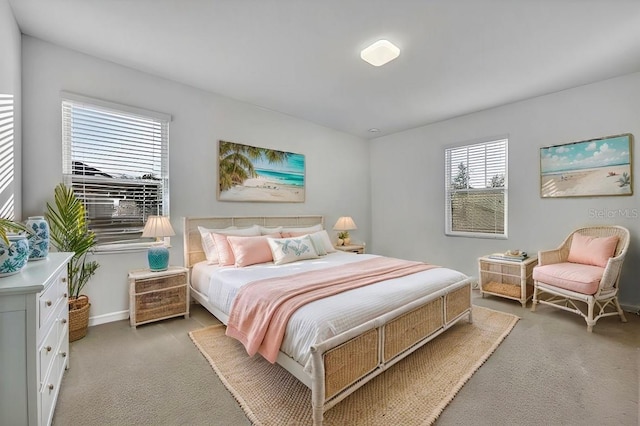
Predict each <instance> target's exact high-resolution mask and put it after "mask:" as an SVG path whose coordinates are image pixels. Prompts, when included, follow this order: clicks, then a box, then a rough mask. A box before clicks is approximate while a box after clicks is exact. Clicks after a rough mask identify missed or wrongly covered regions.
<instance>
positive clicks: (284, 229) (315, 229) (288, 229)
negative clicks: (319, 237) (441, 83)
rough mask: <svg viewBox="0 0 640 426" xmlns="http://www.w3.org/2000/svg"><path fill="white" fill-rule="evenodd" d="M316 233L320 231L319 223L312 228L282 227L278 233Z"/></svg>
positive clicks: (320, 225)
mask: <svg viewBox="0 0 640 426" xmlns="http://www.w3.org/2000/svg"><path fill="white" fill-rule="evenodd" d="M318 231H322V224H321V223H319V224H317V225H313V226H302V227H297V228H294V227H290V226H283V227H282V230H281V231H280V232H304V233H305V234H312V233H314V232H318Z"/></svg>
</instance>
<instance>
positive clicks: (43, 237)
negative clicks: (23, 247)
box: [26, 216, 49, 260]
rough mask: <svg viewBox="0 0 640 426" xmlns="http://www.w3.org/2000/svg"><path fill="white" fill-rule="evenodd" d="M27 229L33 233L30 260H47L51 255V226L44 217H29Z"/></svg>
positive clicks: (28, 237)
mask: <svg viewBox="0 0 640 426" xmlns="http://www.w3.org/2000/svg"><path fill="white" fill-rule="evenodd" d="M26 226H27V228H29V230H30V231H31V232H32V233H31V234H29V235H28V236H27V239H28V240H29V260H42V259H46V258H47V256H48V255H49V224H48V223H47V221H46V220H45V219H44V217H43V216H29V218H28V219H27V222H26Z"/></svg>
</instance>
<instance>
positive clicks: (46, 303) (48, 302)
mask: <svg viewBox="0 0 640 426" xmlns="http://www.w3.org/2000/svg"><path fill="white" fill-rule="evenodd" d="M44 304H45V305H47V306H51V305H52V303H51V300H47V301H46V302H44Z"/></svg>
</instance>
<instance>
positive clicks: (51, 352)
mask: <svg viewBox="0 0 640 426" xmlns="http://www.w3.org/2000/svg"><path fill="white" fill-rule="evenodd" d="M59 324H60V322H59V321H55V323H54V324H53V327H51V329H50V330H49V333H47V335H46V337H45V338H44V340H43V341H42V345H41V346H40V349H39V351H38V356H39V358H38V363H39V367H40V368H39V370H40V376H39V377H38V380H39V383H40V384H42V383H44V381H45V379H46V378H47V374H48V373H49V370H50V369H51V365H52V364H53V361H54V360H55V358H56V351H57V349H58V346H59V344H60V339H59V333H60V332H61V330H60V329H59V328H60V326H59Z"/></svg>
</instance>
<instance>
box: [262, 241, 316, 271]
mask: <svg viewBox="0 0 640 426" xmlns="http://www.w3.org/2000/svg"><path fill="white" fill-rule="evenodd" d="M267 242H268V243H269V247H270V248H271V253H272V254H273V263H275V264H276V265H282V264H283V263H290V262H295V261H297V260H304V259H315V258H317V257H318V253H317V252H316V249H315V248H314V246H313V242H312V241H311V237H310V236H309V235H304V236H302V237H294V238H267Z"/></svg>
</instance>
